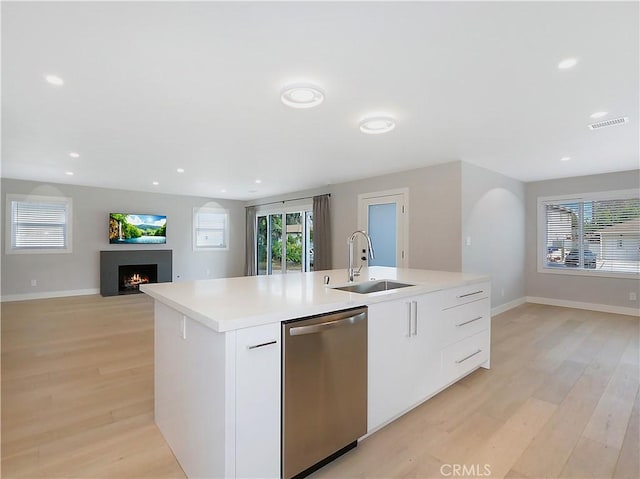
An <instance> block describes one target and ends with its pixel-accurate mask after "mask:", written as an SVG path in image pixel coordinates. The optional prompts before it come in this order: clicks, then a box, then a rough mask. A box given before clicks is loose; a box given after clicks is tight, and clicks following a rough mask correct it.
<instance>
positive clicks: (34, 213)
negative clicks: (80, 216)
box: [8, 197, 71, 252]
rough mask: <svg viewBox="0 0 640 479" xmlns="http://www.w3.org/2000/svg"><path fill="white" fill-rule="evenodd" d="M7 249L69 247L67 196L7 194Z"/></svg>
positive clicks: (35, 249) (68, 201) (62, 250)
mask: <svg viewBox="0 0 640 479" xmlns="http://www.w3.org/2000/svg"><path fill="white" fill-rule="evenodd" d="M8 202H9V205H10V218H11V228H10V231H11V237H10V252H19V251H20V250H24V251H25V252H28V251H31V252H38V251H56V250H57V251H59V252H66V251H70V224H69V217H70V209H71V200H70V199H69V198H48V197H25V198H17V197H9V198H8Z"/></svg>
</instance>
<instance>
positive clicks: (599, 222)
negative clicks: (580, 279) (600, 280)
mask: <svg viewBox="0 0 640 479" xmlns="http://www.w3.org/2000/svg"><path fill="white" fill-rule="evenodd" d="M580 196H581V197H580V198H566V199H563V198H557V199H554V198H544V199H540V200H539V212H540V218H539V219H540V226H541V230H542V234H541V235H540V238H541V245H540V246H541V255H540V257H541V263H542V267H543V268H545V269H547V270H550V269H554V270H556V271H558V272H562V271H564V272H566V271H581V272H584V273H587V274H588V273H589V272H593V273H629V274H640V198H639V196H638V191H624V192H610V193H598V194H593V195H580Z"/></svg>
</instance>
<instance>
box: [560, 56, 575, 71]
mask: <svg viewBox="0 0 640 479" xmlns="http://www.w3.org/2000/svg"><path fill="white" fill-rule="evenodd" d="M577 63H578V59H577V58H565V59H564V60H562V61H561V62H560V63H558V68H559V69H560V70H568V69H569V68H573V67H575V66H576V65H577Z"/></svg>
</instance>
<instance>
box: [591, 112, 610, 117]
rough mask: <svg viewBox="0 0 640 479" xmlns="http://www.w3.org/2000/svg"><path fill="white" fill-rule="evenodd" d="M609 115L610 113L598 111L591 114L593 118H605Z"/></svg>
mask: <svg viewBox="0 0 640 479" xmlns="http://www.w3.org/2000/svg"><path fill="white" fill-rule="evenodd" d="M608 114H609V112H608V111H597V112H595V113H592V114H591V118H602V117H603V116H607V115H608Z"/></svg>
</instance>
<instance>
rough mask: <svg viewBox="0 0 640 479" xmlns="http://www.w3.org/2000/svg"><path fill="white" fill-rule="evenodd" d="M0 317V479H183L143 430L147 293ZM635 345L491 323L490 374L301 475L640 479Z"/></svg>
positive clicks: (568, 316)
mask: <svg viewBox="0 0 640 479" xmlns="http://www.w3.org/2000/svg"><path fill="white" fill-rule="evenodd" d="M1 308H2V311H1V312H2V317H1V325H2V331H1V332H2V397H1V399H2V438H1V448H2V451H1V452H2V463H1V466H2V477H4V478H14V477H15V478H18V477H22V478H62V477H76V478H184V473H183V472H182V470H181V469H180V466H179V465H178V463H177V461H176V460H175V458H174V456H173V454H172V453H171V450H170V449H169V447H168V446H167V444H166V443H165V442H164V440H163V438H162V436H161V434H160V432H159V431H158V429H157V428H156V426H155V424H154V422H153V304H152V301H151V300H150V299H149V298H148V297H146V296H144V295H134V296H124V297H112V298H101V297H99V296H82V297H75V298H58V299H49V300H34V301H24V302H15V303H4V304H2V306H1ZM639 338H640V321H639V320H638V318H634V317H629V316H622V315H614V314H605V313H596V312H590V311H581V310H573V309H567V308H557V307H551V306H544V305H534V304H527V305H523V306H521V307H519V308H516V309H513V310H511V311H508V312H506V313H504V314H501V315H499V316H496V317H495V318H493V334H492V359H491V364H492V369H491V370H489V371H488V370H484V369H480V370H478V371H476V372H475V373H473V374H471V375H470V376H468V377H466V378H465V379H463V380H462V381H460V382H459V383H457V384H455V385H454V386H452V387H450V388H449V389H447V390H445V391H443V392H442V393H440V394H439V395H437V396H436V397H434V398H432V399H431V400H429V401H427V402H426V403H424V404H423V405H421V406H420V407H418V408H416V409H415V410H413V411H411V412H410V413H408V414H407V415H405V416H403V417H402V418H400V419H399V420H397V421H396V422H394V423H392V424H390V425H389V426H387V427H385V428H384V429H382V430H381V431H379V432H377V433H376V434H374V435H372V436H371V437H369V438H367V439H365V440H364V441H362V442H361V443H360V445H359V446H358V448H357V449H355V450H353V451H351V452H349V453H348V454H347V455H345V456H343V457H342V458H340V459H338V460H337V461H335V462H333V463H332V464H329V465H328V466H326V467H325V468H323V469H321V470H320V471H318V472H316V473H315V474H314V475H313V476H311V477H312V478H314V479H321V478H332V479H333V478H345V479H346V478H380V479H387V478H421V479H428V478H443V477H471V476H475V477H491V478H498V477H509V478H530V479H537V478H543V477H566V478H585V477H594V478H609V477H611V478H629V479H631V478H633V479H637V478H640V452H639V451H640V444H639V436H640V393H639V384H640V379H639V377H640V371H639V366H640V347H639V343H640V339H639ZM485 465H486V466H488V468H486V467H485ZM463 467H465V469H463ZM455 468H457V469H455ZM456 471H457V474H456ZM463 473H464V475H463ZM488 473H490V475H488Z"/></svg>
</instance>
